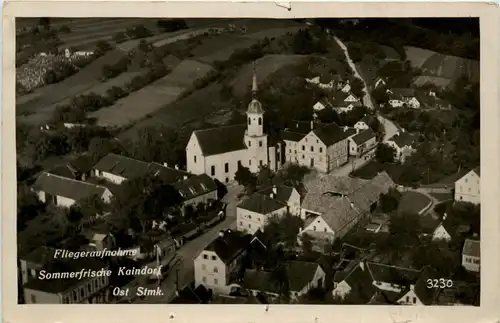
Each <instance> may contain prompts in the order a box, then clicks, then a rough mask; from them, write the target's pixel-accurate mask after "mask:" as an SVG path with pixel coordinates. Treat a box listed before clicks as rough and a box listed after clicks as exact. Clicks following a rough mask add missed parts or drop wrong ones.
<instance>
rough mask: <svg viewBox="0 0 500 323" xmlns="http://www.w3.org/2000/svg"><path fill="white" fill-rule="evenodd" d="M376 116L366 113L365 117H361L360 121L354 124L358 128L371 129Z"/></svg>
mask: <svg viewBox="0 0 500 323" xmlns="http://www.w3.org/2000/svg"><path fill="white" fill-rule="evenodd" d="M373 118H374V117H373V116H369V115H365V116H363V118H361V119H360V120H359V121H358V122H356V123H355V124H354V129H356V130H367V129H371V128H370V123H371V121H372V119H373Z"/></svg>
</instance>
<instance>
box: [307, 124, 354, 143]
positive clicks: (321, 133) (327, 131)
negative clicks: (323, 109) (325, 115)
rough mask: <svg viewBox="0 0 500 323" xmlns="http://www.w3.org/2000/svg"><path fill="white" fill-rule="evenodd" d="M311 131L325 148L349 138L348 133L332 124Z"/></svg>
mask: <svg viewBox="0 0 500 323" xmlns="http://www.w3.org/2000/svg"><path fill="white" fill-rule="evenodd" d="M313 131H314V133H315V134H316V136H318V138H319V139H320V140H321V141H322V142H323V143H324V144H325V145H326V146H327V147H328V146H331V145H333V144H336V143H338V142H339V141H341V140H344V139H346V138H348V137H349V131H344V129H343V128H341V127H339V126H338V125H337V124H336V123H334V122H332V123H330V124H328V125H326V126H323V127H320V128H319V129H314V130H313Z"/></svg>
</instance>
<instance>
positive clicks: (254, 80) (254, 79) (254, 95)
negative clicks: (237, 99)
mask: <svg viewBox="0 0 500 323" xmlns="http://www.w3.org/2000/svg"><path fill="white" fill-rule="evenodd" d="M257 90H258V88H257V69H256V68H255V61H254V62H253V77H252V99H257Z"/></svg>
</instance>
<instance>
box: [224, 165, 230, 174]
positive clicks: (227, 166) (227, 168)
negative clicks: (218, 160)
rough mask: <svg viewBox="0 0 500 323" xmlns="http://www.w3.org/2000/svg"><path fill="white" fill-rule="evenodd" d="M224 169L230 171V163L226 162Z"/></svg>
mask: <svg viewBox="0 0 500 323" xmlns="http://www.w3.org/2000/svg"><path fill="white" fill-rule="evenodd" d="M224 171H225V172H226V173H228V172H229V163H225V164H224Z"/></svg>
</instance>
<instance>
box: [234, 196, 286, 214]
mask: <svg viewBox="0 0 500 323" xmlns="http://www.w3.org/2000/svg"><path fill="white" fill-rule="evenodd" d="M238 207H239V208H241V209H244V210H248V211H252V212H256V213H259V214H268V213H271V212H273V211H276V210H279V209H281V208H283V207H286V204H284V203H283V202H281V201H278V200H277V199H274V198H271V197H269V196H268V195H263V194H260V193H254V194H252V195H251V196H250V197H249V198H247V199H246V200H244V201H243V202H241V203H240V205H238Z"/></svg>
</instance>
